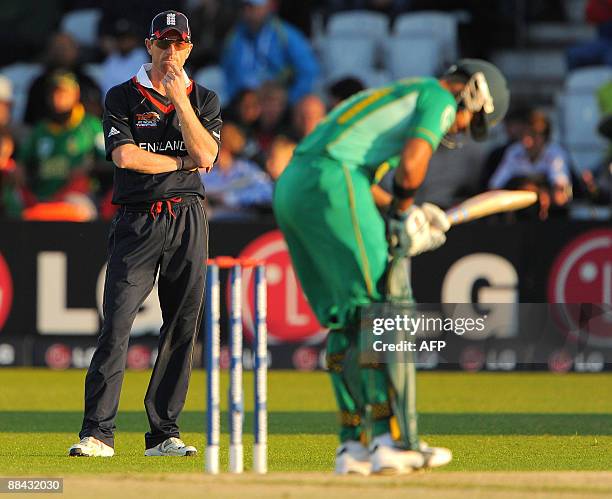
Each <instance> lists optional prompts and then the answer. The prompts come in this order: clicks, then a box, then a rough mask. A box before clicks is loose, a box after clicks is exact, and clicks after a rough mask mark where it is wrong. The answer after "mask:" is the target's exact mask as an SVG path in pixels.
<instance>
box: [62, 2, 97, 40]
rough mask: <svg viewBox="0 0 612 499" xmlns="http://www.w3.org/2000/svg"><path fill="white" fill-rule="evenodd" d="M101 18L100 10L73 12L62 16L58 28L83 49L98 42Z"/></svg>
mask: <svg viewBox="0 0 612 499" xmlns="http://www.w3.org/2000/svg"><path fill="white" fill-rule="evenodd" d="M101 17H102V10H101V9H79V10H73V11H72V12H67V13H66V14H64V17H62V21H61V24H60V28H61V30H62V31H63V32H64V33H68V34H69V35H70V36H72V37H73V38H74V39H75V40H76V41H77V42H78V43H79V44H81V45H83V46H84V47H92V46H94V45H95V44H96V42H97V41H98V23H99V21H100V18H101Z"/></svg>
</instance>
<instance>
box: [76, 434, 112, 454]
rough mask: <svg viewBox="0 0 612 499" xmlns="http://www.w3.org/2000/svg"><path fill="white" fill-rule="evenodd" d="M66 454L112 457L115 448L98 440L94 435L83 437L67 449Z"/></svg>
mask: <svg viewBox="0 0 612 499" xmlns="http://www.w3.org/2000/svg"><path fill="white" fill-rule="evenodd" d="M68 455H69V456H73V457H113V456H114V455H115V449H113V448H112V447H110V446H108V445H106V444H105V443H104V442H100V440H98V439H97V438H94V437H84V438H82V439H81V441H80V442H79V443H78V444H74V445H73V446H72V447H70V449H68Z"/></svg>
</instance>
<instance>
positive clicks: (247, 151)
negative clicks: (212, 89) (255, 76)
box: [224, 89, 265, 165]
mask: <svg viewBox="0 0 612 499" xmlns="http://www.w3.org/2000/svg"><path fill="white" fill-rule="evenodd" d="M224 116H225V117H226V119H227V120H228V121H231V122H233V123H235V124H236V125H238V126H239V127H240V130H241V131H242V133H243V134H244V136H245V140H246V143H245V146H244V150H243V151H242V156H243V157H244V158H246V159H249V160H252V161H255V162H256V163H258V164H260V165H263V164H264V163H265V158H264V157H263V154H262V152H261V149H260V148H259V144H258V143H257V137H256V129H257V122H258V121H259V117H260V116H261V103H260V101H259V94H258V92H257V91H255V90H249V89H245V90H241V91H240V92H239V93H238V94H237V95H236V97H234V100H233V101H232V102H231V103H230V105H229V106H228V108H227V110H224Z"/></svg>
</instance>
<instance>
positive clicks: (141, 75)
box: [136, 62, 191, 90]
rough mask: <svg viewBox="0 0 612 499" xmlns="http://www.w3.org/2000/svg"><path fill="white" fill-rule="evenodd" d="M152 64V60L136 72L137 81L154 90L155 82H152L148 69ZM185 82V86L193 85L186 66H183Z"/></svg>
mask: <svg viewBox="0 0 612 499" xmlns="http://www.w3.org/2000/svg"><path fill="white" fill-rule="evenodd" d="M152 66H153V65H152V64H151V63H150V62H148V63H146V64H143V65H142V66H140V69H139V70H138V73H136V81H137V82H138V83H140V84H141V85H142V86H143V87H147V88H150V89H152V90H155V89H154V88H153V84H152V83H151V79H150V78H149V75H148V74H147V71H149V70H150V69H151V67H152ZM183 82H184V83H185V88H187V87H189V85H191V80H190V79H189V76H187V72H186V71H185V69H184V68H183Z"/></svg>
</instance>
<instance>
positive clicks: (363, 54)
mask: <svg viewBox="0 0 612 499" xmlns="http://www.w3.org/2000/svg"><path fill="white" fill-rule="evenodd" d="M324 45H325V49H324V50H323V64H324V67H325V71H326V73H327V74H328V75H335V74H338V73H346V72H350V71H352V70H353V69H354V68H365V69H369V68H373V67H374V64H375V56H376V41H375V40H374V39H373V38H369V37H363V36H362V37H357V36H355V35H352V36H351V35H345V36H340V35H334V36H328V37H326V38H325V41H324Z"/></svg>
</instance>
